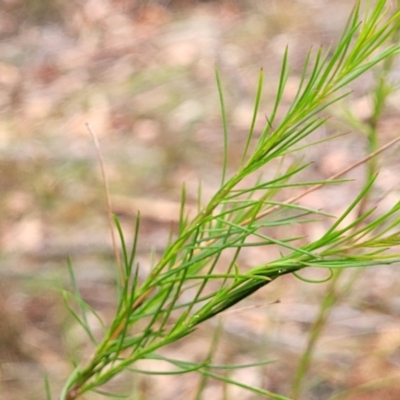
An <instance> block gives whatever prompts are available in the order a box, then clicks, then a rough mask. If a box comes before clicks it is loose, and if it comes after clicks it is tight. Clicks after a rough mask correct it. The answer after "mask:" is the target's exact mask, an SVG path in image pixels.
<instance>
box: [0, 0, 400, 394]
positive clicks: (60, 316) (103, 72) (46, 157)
mask: <svg viewBox="0 0 400 400" xmlns="http://www.w3.org/2000/svg"><path fill="white" fill-rule="evenodd" d="M353 3H354V2H352V1H347V0H330V1H328V0H287V1H285V0H219V1H218V0H214V1H211V0H209V1H200V0H198V1H196V0H175V1H173V0H171V1H167V0H164V1H162V0H159V1H156V0H153V1H152V0H147V1H145V0H142V1H140V0H85V1H78V0H70V1H65V0H0V193H1V195H0V373H1V376H0V395H1V397H2V398H4V399H7V400H17V399H18V400H20V399H29V400H36V399H38V400H39V399H44V398H45V397H44V383H43V377H44V376H45V375H47V376H48V377H49V380H50V382H51V388H52V391H53V393H54V396H55V398H56V395H57V394H58V393H59V390H60V388H61V386H62V385H63V383H64V381H65V379H66V378H67V377H68V374H69V373H70V372H71V365H72V364H71V361H75V362H79V361H80V360H81V357H85V356H87V355H89V354H90V353H91V351H92V349H91V347H90V346H89V345H88V343H87V340H86V339H85V337H84V335H83V333H82V331H81V330H80V328H79V327H78V326H77V324H76V323H75V322H74V320H73V318H72V317H71V315H70V314H69V313H68V310H67V308H66V306H65V304H64V302H63V296H62V293H61V292H60V289H61V288H67V289H68V288H70V279H69V274H68V269H67V259H68V257H70V258H71V260H72V264H73V266H74V270H75V273H76V279H77V282H78V283H79V287H80V289H81V291H82V295H83V297H84V299H85V300H86V301H87V302H88V303H89V304H90V305H92V306H93V307H94V308H95V309H96V310H97V311H98V313H99V314H100V315H101V316H102V317H103V318H104V320H105V321H110V320H111V318H112V315H113V309H114V306H115V298H116V294H115V290H114V285H113V282H114V279H115V262H114V256H113V251H112V246H111V240H110V233H109V225H108V221H107V207H106V200H105V196H104V189H103V182H102V178H101V174H100V170H99V163H98V160H97V157H96V151H95V148H94V145H93V142H92V140H91V137H90V134H89V132H88V129H87V127H86V125H85V124H86V123H89V124H90V127H91V129H92V130H93V131H94V132H95V133H96V135H97V136H98V138H99V141H100V144H101V148H102V152H103V156H104V160H105V167H106V172H107V177H108V181H109V185H110V192H111V195H112V202H113V209H114V212H115V213H116V214H117V215H118V216H119V218H120V219H121V222H122V225H123V227H124V229H125V233H126V235H127V237H128V240H129V239H130V238H131V237H132V231H133V227H134V218H135V214H136V212H137V210H140V211H141V214H142V227H141V236H140V241H139V246H140V248H139V262H140V264H141V268H142V269H141V271H142V273H143V274H145V273H146V271H147V270H148V267H149V254H150V251H154V252H155V254H157V252H161V251H162V249H163V246H164V244H165V240H166V237H167V235H168V232H169V229H170V226H171V223H174V222H176V221H177V220H178V210H179V199H180V191H181V185H182V183H183V182H185V184H186V187H187V192H188V196H187V197H188V202H189V203H191V202H192V203H193V204H195V202H196V196H197V186H198V183H199V181H201V182H202V187H203V193H204V197H205V198H207V197H210V196H211V194H212V193H213V192H214V191H215V190H216V189H217V188H218V184H219V179H220V166H221V162H222V151H223V147H222V144H223V140H222V123H221V116H220V107H219V100H218V91H217V85H216V81H215V66H217V68H218V70H219V72H220V74H221V79H222V83H223V86H224V88H225V96H226V103H227V110H228V123H229V129H230V132H229V134H230V139H229V140H230V153H229V160H230V164H229V167H230V168H231V170H234V168H235V165H237V164H238V162H239V161H240V155H241V151H242V149H243V144H244V143H245V140H246V135H247V132H248V129H249V126H250V123H251V118H252V112H253V105H254V98H255V92H256V86H257V80H258V74H259V71H260V68H261V67H263V69H264V73H265V87H264V94H263V102H262V105H261V108H260V110H261V112H260V118H259V120H258V121H257V129H258V131H260V129H262V127H263V126H264V125H265V123H266V119H265V118H264V116H268V113H269V112H270V111H271V105H272V102H273V100H274V93H275V90H276V87H277V81H278V76H279V72H280V65H281V58H282V55H283V52H284V50H285V47H286V46H287V45H288V46H289V51H290V57H289V60H290V66H291V72H292V74H291V77H290V78H289V81H288V88H287V92H286V93H285V98H284V104H289V102H290V100H291V98H293V96H294V94H295V90H296V89H297V87H296V85H297V84H298V82H299V77H300V73H301V68H302V63H303V61H304V59H305V57H306V53H307V51H308V49H309V48H310V47H314V48H318V47H319V46H320V45H324V46H329V45H330V44H332V43H335V41H336V40H337V39H338V37H339V35H340V33H341V31H342V29H343V27H344V25H345V23H346V20H347V17H348V15H349V13H350V11H351V8H352V6H353ZM398 78H399V70H398V69H396V70H395V71H394V74H393V79H394V82H395V81H396V79H398ZM397 84H398V80H397ZM373 87H374V75H373V74H369V75H367V76H365V77H363V79H361V80H359V81H357V82H356V83H355V84H354V85H353V93H352V94H351V95H350V96H349V98H348V99H346V100H345V104H341V105H337V106H334V107H333V110H331V112H332V115H331V119H330V120H329V122H328V124H327V125H326V126H325V127H323V128H321V129H320V131H319V132H317V138H324V137H327V136H329V135H333V134H338V133H343V132H348V131H351V134H349V135H346V136H345V137H342V138H341V139H339V140H338V141H336V142H334V145H332V144H329V145H321V146H318V147H315V148H312V149H309V150H307V151H305V152H304V157H305V158H306V160H310V161H313V165H312V167H311V168H310V170H309V171H308V172H307V174H309V175H308V176H307V178H310V177H312V178H313V179H318V178H326V177H328V176H330V175H331V174H333V173H335V172H337V171H339V170H341V169H343V168H344V167H346V166H347V165H350V164H351V163H353V162H355V161H356V160H358V159H359V158H362V157H363V156H364V155H365V151H366V147H367V146H366V139H365V136H364V135H363V133H362V132H359V131H357V130H356V129H354V126H353V127H352V126H351V125H350V123H349V122H348V121H347V119H346V118H345V117H344V112H343V109H344V108H346V109H347V110H350V111H351V113H352V115H353V116H355V117H356V119H358V120H359V121H361V123H362V121H365V120H367V119H368V117H369V116H370V113H371V90H372V89H373ZM399 100H400V98H399V93H394V94H393V95H392V96H391V97H390V100H389V104H388V106H387V109H386V111H385V116H384V119H382V121H381V122H380V125H379V129H380V137H379V140H380V142H381V143H382V144H384V143H386V142H387V141H389V140H390V139H392V138H394V137H396V136H398V135H399V126H400V124H399V122H400V121H399V107H400V106H399V104H400V101H399ZM397 154H398V152H397ZM384 160H385V162H384V163H382V170H381V174H380V179H379V180H378V189H379V190H380V191H381V192H382V193H386V194H385V196H384V199H383V200H382V202H381V203H382V204H383V206H384V207H387V208H388V207H390V205H392V204H393V203H394V202H395V201H397V199H398V190H399V187H400V186H399V184H400V177H399V174H398V172H396V171H398V168H399V167H400V166H399V165H398V164H399V160H398V156H396V152H395V151H392V152H390V151H389V152H388V153H387V154H386V155H385V157H384ZM363 176H364V171H363V170H362V169H360V171H354V172H353V173H352V175H351V176H350V177H351V178H358V181H357V182H354V183H351V184H349V185H342V186H339V187H335V188H334V189H329V190H328V189H327V190H322V191H320V192H318V193H314V194H313V195H312V196H309V197H308V198H307V199H306V200H305V204H306V205H307V206H311V207H316V208H324V209H325V210H327V211H329V212H333V213H339V212H341V211H342V210H343V209H344V208H345V207H346V204H348V203H349V202H350V201H351V200H352V199H353V198H354V194H355V193H356V189H357V188H360V187H361V186H362V185H363V182H364V181H363ZM389 192H390V193H389ZM352 196H353V197H352ZM323 229H324V226H321V225H318V224H313V225H310V227H308V228H307V230H306V231H304V232H302V234H307V235H309V236H310V237H311V238H313V237H314V238H315V237H318V236H319V235H320V234H321V232H323ZM268 256H269V255H268V254H266V251H265V250H263V249H260V248H257V249H254V250H252V251H251V252H249V255H248V259H247V261H246V262H247V264H248V266H251V265H254V264H257V263H260V262H263V260H266V259H267V258H268ZM264 262H265V261H264ZM146 268H147V269H146ZM398 276H399V275H398V272H396V267H379V268H376V269H369V270H366V271H365V272H364V273H363V274H362V276H361V277H360V278H359V279H358V280H357V281H356V283H355V284H354V286H353V287H352V289H351V291H350V293H349V295H348V296H347V297H346V298H345V299H343V300H342V301H341V302H339V303H338V304H337V306H335V308H334V310H333V313H332V315H331V318H330V322H329V324H328V326H327V328H326V329H325V331H324V335H323V337H322V338H321V340H320V342H319V343H318V346H317V350H316V353H315V360H314V363H313V366H312V369H311V371H310V373H309V374H308V375H307V379H306V382H305V387H304V396H303V398H304V399H306V400H313V399H315V400H319V399H329V398H331V396H333V395H334V394H335V393H337V392H338V391H343V390H347V389H351V391H350V392H349V393H348V396H347V397H343V398H349V399H353V400H367V399H380V400H389V399H390V400H391V399H393V400H397V399H399V398H400V373H399V370H400V348H399V347H400V290H399V289H400V281H399V279H398ZM325 291H326V285H325V284H320V285H313V284H309V283H304V282H300V281H298V280H297V279H296V278H294V277H291V276H287V277H284V278H282V279H280V280H278V281H277V282H274V283H273V284H271V285H268V286H267V287H266V288H264V289H262V290H260V291H259V292H257V293H256V294H255V295H254V296H252V298H251V299H247V300H246V301H245V302H243V304H239V305H238V306H236V307H235V308H236V309H237V311H236V312H235V313H232V314H229V313H228V314H226V316H225V317H224V318H223V329H222V334H221V335H222V336H221V339H220V342H219V346H218V350H217V352H216V354H215V363H216V364H248V363H253V362H260V361H265V360H272V359H273V360H275V362H274V363H273V364H271V365H268V366H265V367H258V368H250V369H243V370H237V371H235V372H233V373H232V372H231V373H228V376H230V377H231V378H233V379H237V380H240V381H242V382H244V383H246V384H248V385H255V386H259V387H262V388H265V389H267V390H270V391H276V392H279V393H281V394H283V395H290V386H291V383H292V380H293V375H294V371H295V368H296V365H297V362H298V360H299V357H300V355H301V354H302V352H303V351H304V348H305V345H306V341H307V337H308V332H309V329H310V326H311V324H312V322H313V321H314V319H315V317H316V315H317V313H318V310H319V306H318V304H319V302H320V300H321V298H322V297H323V295H324V292H325ZM277 300H279V301H280V302H279V303H278V304H271V303H273V302H276V301H277ZM243 307H250V308H245V309H244V308H243ZM241 309H242V310H243V311H241ZM217 325H218V321H217V320H215V321H209V322H207V323H205V324H204V325H203V326H202V327H200V328H199V329H198V331H197V332H196V333H195V334H194V335H193V336H192V337H191V338H190V339H189V338H186V339H185V340H182V341H181V342H179V343H178V344H176V345H174V346H171V347H170V348H168V349H166V350H165V351H166V352H167V353H166V354H168V355H169V356H170V357H172V358H184V357H188V358H189V359H191V360H195V361H201V360H203V359H204V357H205V356H206V355H207V352H208V350H209V348H210V342H211V339H212V337H213V332H214V330H215V328H216V326H217ZM93 329H94V330H96V321H93ZM145 367H148V368H152V366H149V365H146V366H145ZM160 368H167V366H161V367H160V366H156V369H160ZM368 382H369V384H368ZM371 382H372V383H371ZM198 385H199V377H198V376H197V375H196V374H190V375H185V376H184V379H183V378H182V377H173V376H140V375H138V376H136V375H135V376H134V377H132V375H130V374H127V375H126V376H125V375H124V376H122V377H120V378H118V379H117V380H116V382H114V383H113V384H110V385H109V388H110V390H119V391H121V392H123V393H125V394H128V398H129V399H160V400H169V399H178V400H179V399H194V398H195V394H196V390H197V388H198ZM360 385H361V389H360ZM116 388H118V389H116ZM355 388H358V389H355ZM100 397H101V396H100V395H96V394H88V395H86V396H85V397H84V398H85V399H97V398H100ZM203 397H204V398H207V399H208V400H214V399H215V400H219V399H239V398H240V399H242V400H246V399H257V398H260V397H259V396H257V395H254V394H251V393H248V392H246V391H245V390H243V389H240V388H238V387H233V386H232V387H225V386H224V385H222V384H221V383H220V382H216V381H209V382H208V384H207V386H206V389H205V391H204V393H203Z"/></svg>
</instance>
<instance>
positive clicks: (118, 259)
mask: <svg viewBox="0 0 400 400" xmlns="http://www.w3.org/2000/svg"><path fill="white" fill-rule="evenodd" d="M85 125H86V128H87V130H88V131H89V133H90V135H91V136H92V139H93V143H94V147H95V148H96V153H97V158H98V160H99V164H100V169H101V175H102V178H103V184H104V191H105V194H106V201H107V211H108V221H109V224H110V232H111V240H112V246H113V249H114V254H115V260H116V262H117V267H118V274H119V279H120V282H121V283H122V282H123V280H124V274H123V271H122V264H121V257H120V254H119V251H118V248H117V241H116V239H115V233H114V220H113V212H112V205H111V197H110V190H109V188H108V181H107V177H106V171H105V168H104V159H103V155H102V153H101V148H100V143H99V140H98V138H97V136H96V134H95V132H94V131H93V130H92V128H91V127H90V125H89V124H88V123H86V124H85Z"/></svg>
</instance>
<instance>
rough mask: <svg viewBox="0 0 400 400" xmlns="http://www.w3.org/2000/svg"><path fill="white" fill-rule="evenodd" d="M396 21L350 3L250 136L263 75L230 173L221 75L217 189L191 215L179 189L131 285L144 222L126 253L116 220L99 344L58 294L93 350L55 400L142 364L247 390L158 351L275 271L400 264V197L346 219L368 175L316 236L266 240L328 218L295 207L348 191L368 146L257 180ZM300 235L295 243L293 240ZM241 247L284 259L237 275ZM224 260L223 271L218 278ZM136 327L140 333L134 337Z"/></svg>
mask: <svg viewBox="0 0 400 400" xmlns="http://www.w3.org/2000/svg"><path fill="white" fill-rule="evenodd" d="M399 23H400V12H399V11H397V12H395V13H393V14H391V15H389V7H388V6H387V5H386V1H384V0H379V1H377V2H376V4H375V5H374V6H371V7H370V8H369V9H368V11H367V13H366V15H365V17H364V19H363V21H362V22H360V3H359V2H357V3H356V5H355V7H354V10H353V12H352V14H351V16H350V18H349V21H348V23H347V25H346V27H345V29H344V31H343V34H342V36H341V38H340V40H339V42H338V44H337V45H336V47H335V48H331V49H328V50H325V51H324V50H323V49H322V48H321V49H319V50H318V51H316V53H315V54H314V53H313V52H312V51H310V52H309V53H308V55H307V57H306V61H305V65H304V68H303V73H302V76H301V80H300V84H299V87H298V90H297V93H296V95H295V98H294V99H293V101H292V103H291V106H290V107H289V108H288V109H287V110H286V111H285V114H284V116H283V117H282V118H278V110H279V109H280V106H281V102H282V98H283V94H284V91H285V86H286V83H287V80H288V77H289V66H288V50H287V49H286V51H285V54H284V57H283V61H282V68H281V73H280V78H279V84H278V89H277V94H276V100H275V104H274V107H273V109H272V111H271V114H270V115H269V118H268V123H267V124H266V126H265V128H264V130H263V131H262V132H261V133H260V134H259V135H258V137H257V138H256V135H255V121H256V118H257V115H258V112H259V106H260V101H261V94H262V89H263V72H262V71H261V72H260V76H259V81H258V88H257V95H256V99H255V107H254V116H253V120H252V123H251V127H250V130H249V134H248V137H247V142H246V144H245V146H244V152H243V157H242V162H241V164H240V166H239V168H238V170H237V171H236V172H235V173H233V174H231V173H230V171H229V170H228V167H227V166H228V154H229V152H228V143H229V140H228V139H229V135H228V126H227V118H226V115H225V114H226V113H225V105H224V96H223V90H222V83H221V78H220V76H219V73H218V72H217V74H216V75H217V84H218V90H219V95H220V103H221V109H222V116H223V122H224V129H223V131H224V145H225V151H224V160H223V167H222V174H221V186H220V188H219V190H218V191H217V192H216V193H215V194H214V196H213V197H212V198H211V200H210V201H209V202H208V203H207V204H206V205H203V204H202V200H201V188H199V202H198V212H197V215H195V216H194V217H190V216H189V213H188V211H187V209H186V190H185V187H183V189H182V199H181V210H180V220H179V226H178V232H177V233H171V236H170V240H169V243H168V244H167V245H166V248H165V251H164V253H163V255H162V257H161V258H160V259H159V260H157V261H156V262H155V263H154V265H153V266H152V270H151V273H150V274H149V275H148V276H147V278H146V279H145V280H144V281H141V280H140V279H139V265H138V264H137V262H136V260H135V255H136V250H137V246H138V236H139V227H140V215H138V216H137V219H136V227H135V236H134V238H135V239H134V242H133V244H132V246H131V248H130V249H128V246H127V244H126V242H125V238H124V234H123V231H122V229H121V227H120V224H119V222H118V220H117V219H115V224H116V226H117V229H118V232H119V236H120V240H121V243H122V266H121V268H120V271H119V272H120V274H119V275H120V277H119V280H118V283H117V285H118V289H119V290H118V295H119V298H118V306H117V308H116V313H115V317H114V320H113V321H112V323H111V325H110V326H109V327H107V328H104V330H105V332H104V337H103V338H102V340H101V341H100V342H99V343H97V341H96V339H95V337H94V335H93V334H92V333H91V330H90V326H89V324H88V322H87V317H86V314H87V313H92V312H93V313H94V311H93V310H91V309H90V307H89V306H87V305H86V304H85V303H84V302H83V301H82V299H81V298H80V295H79V290H78V287H77V285H76V284H74V288H75V289H74V293H73V294H68V293H67V292H65V298H66V300H67V301H70V300H74V301H76V302H77V304H78V305H79V308H80V313H77V312H75V311H73V308H72V307H70V309H71V311H72V312H73V315H74V317H75V318H76V319H77V320H78V321H79V323H80V324H81V326H82V327H83V329H84V330H85V331H86V332H87V334H88V336H89V338H90V339H91V340H92V342H93V343H94V345H95V350H94V352H93V355H92V357H91V358H90V360H89V361H88V362H87V363H86V364H82V365H78V366H76V367H75V369H74V371H73V372H72V374H71V376H70V377H69V379H68V380H67V382H66V384H65V386H64V389H63V391H62V393H61V395H60V399H61V400H72V399H75V398H78V397H79V396H80V395H82V394H83V393H85V392H87V391H96V390H97V389H98V388H99V387H100V386H101V385H103V384H104V383H106V382H108V381H109V380H110V379H112V378H113V377H115V376H116V375H118V374H119V373H121V372H122V371H124V370H127V369H130V368H132V367H134V363H135V362H136V361H138V360H143V359H149V360H160V359H162V360H164V361H167V362H169V363H171V364H172V365H173V366H174V367H175V370H176V373H187V372H193V371H197V372H198V373H200V374H203V375H204V376H207V377H212V378H215V379H221V380H224V381H225V382H227V383H230V384H236V385H241V386H243V387H246V386H245V385H242V384H240V383H239V382H237V381H232V380H229V379H227V378H225V377H223V376H221V375H219V374H218V373H216V372H215V370H216V366H213V365H212V364H211V361H210V360H209V359H206V360H205V361H204V363H200V364H193V363H188V362H183V361H178V360H173V359H166V358H165V357H162V356H161V355H160V354H158V353H157V351H158V350H159V349H160V348H162V347H164V346H166V345H168V344H170V343H173V342H176V341H177V340H179V339H181V338H183V337H185V336H187V335H190V334H191V333H192V332H193V331H194V330H195V329H196V327H197V326H198V325H199V324H200V323H202V322H204V321H206V320H208V319H210V318H212V317H214V316H216V315H218V314H220V313H221V312H223V311H224V310H226V309H228V308H230V307H231V306H233V305H234V304H236V303H238V302H239V301H241V300H242V299H244V298H246V297H248V296H250V295H251V294H252V293H254V292H255V291H256V290H258V289H259V288H261V287H263V286H265V285H267V284H269V283H270V282H271V281H273V280H275V279H277V278H279V277H280V276H282V275H285V274H296V273H297V272H298V271H300V270H302V269H304V268H308V267H317V268H324V269H326V270H328V272H329V271H330V273H332V271H334V270H341V269H346V268H351V267H367V266H377V265H383V264H392V263H396V262H398V261H399V260H400V254H399V253H396V252H394V251H392V250H391V249H392V248H394V247H395V246H397V245H398V244H400V231H398V230H396V229H397V228H396V227H397V226H398V225H399V223H400V213H399V211H400V202H398V203H397V204H396V205H395V206H394V207H393V208H392V209H391V210H389V211H387V212H386V213H385V214H383V215H376V214H375V213H374V208H368V207H367V208H363V210H362V212H360V213H359V214H358V216H357V217H356V218H355V219H354V220H352V221H350V222H349V220H348V216H349V215H350V213H352V212H353V210H356V209H357V208H358V207H359V206H360V204H361V203H362V202H363V199H365V197H366V196H367V195H368V193H369V192H370V190H371V188H372V186H373V184H374V181H375V179H376V174H371V176H370V177H369V179H368V182H367V183H366V184H365V186H364V188H363V189H362V190H361V191H360V193H359V194H358V195H357V196H356V198H355V199H354V200H353V201H352V202H351V204H349V205H348V207H347V209H346V210H345V212H344V213H343V214H342V215H341V216H340V217H338V218H336V219H334V220H333V221H334V222H333V223H331V226H330V227H329V229H327V231H326V232H325V233H324V234H323V235H322V236H321V237H320V238H319V239H317V240H314V241H308V240H307V238H298V237H282V238H275V237H272V236H270V235H267V234H266V233H265V232H266V228H273V227H284V228H287V231H288V232H290V227H291V226H292V225H293V224H307V223H308V222H310V221H314V220H315V219H316V218H329V219H331V218H334V217H333V216H332V215H328V214H326V213H324V212H322V211H320V210H313V209H309V208H306V207H303V206H301V205H299V204H298V200H299V199H300V198H302V197H303V196H304V195H306V194H307V193H310V192H312V191H314V190H317V189H319V188H321V187H322V186H324V185H332V184H335V185H337V184H345V182H346V181H345V180H343V179H339V178H340V177H341V176H342V175H344V174H345V173H346V172H348V171H349V170H350V169H351V168H353V167H355V166H358V165H360V164H362V163H365V162H368V161H369V160H370V159H372V158H373V157H374V156H376V155H377V154H378V153H379V152H380V151H382V150H383V149H376V150H374V152H373V153H371V154H370V155H368V156H367V157H365V158H364V159H363V160H361V161H360V162H358V163H356V164H355V165H353V166H350V167H349V168H347V169H346V170H344V171H342V172H340V173H338V174H336V175H335V176H332V177H331V178H329V179H326V180H324V181H321V182H300V183H293V182H294V178H296V176H297V175H298V174H299V173H300V172H301V171H303V170H304V169H305V168H307V165H306V164H302V163H300V162H293V163H291V165H289V166H288V167H286V168H285V169H283V167H282V168H281V169H280V170H279V171H278V172H277V174H276V175H275V176H274V177H273V178H268V179H265V178H263V177H262V176H261V177H260V171H261V170H262V169H263V168H264V167H265V166H269V165H271V166H274V165H275V161H276V160H282V159H283V158H285V157H286V156H288V155H289V154H294V153H296V152H298V151H299V150H300V149H302V148H303V147H304V146H301V145H300V143H301V141H303V140H304V139H305V138H307V137H308V136H309V135H311V134H312V133H313V132H315V130H317V129H318V128H319V127H320V126H321V125H323V124H324V123H325V122H326V118H325V117H323V116H321V113H322V111H324V110H325V109H326V108H327V107H329V106H330V105H332V104H333V103H335V102H338V101H339V100H341V99H342V98H343V97H344V96H346V95H347V94H348V93H349V91H348V89H346V88H347V87H348V85H349V84H350V83H351V82H352V81H354V80H355V79H356V78H358V77H359V76H361V75H362V74H364V73H365V72H367V71H368V70H370V69H372V68H373V67H374V66H375V65H376V64H378V63H380V62H382V61H384V60H386V59H388V58H389V57H392V56H394V55H395V54H397V53H398V52H399V51H400V46H399V45H397V44H390V38H391V37H392V35H393V34H394V32H395V31H396V29H397V28H398V25H399ZM388 43H389V44H388ZM385 46H386V47H385ZM393 143H394V141H393V142H392V143H390V144H388V145H386V146H385V148H387V147H389V146H391V145H392V144H393ZM282 165H284V163H282ZM271 168H272V167H271ZM250 182H253V183H250ZM254 182H256V183H254ZM294 187H296V188H299V189H303V191H302V192H300V193H299V194H298V195H296V196H294V197H291V198H289V199H287V200H286V201H279V200H278V198H279V195H280V193H281V192H282V191H283V190H285V189H287V188H294ZM299 239H301V240H302V242H303V244H302V245H299V244H298V243H299ZM249 246H271V247H272V246H273V247H275V246H277V247H279V249H280V252H281V256H280V257H279V258H277V259H275V260H273V261H271V262H268V263H263V264H261V265H254V266H252V267H251V268H250V269H247V270H244V268H242V267H241V266H240V265H239V261H238V260H239V254H240V252H241V251H242V250H243V249H245V248H246V247H249ZM227 257H230V258H229V260H230V261H229V262H226V261H225V260H226V259H227ZM222 260H223V263H224V265H225V269H224V271H222V272H221V263H222ZM71 272H72V268H71ZM329 276H331V274H330V275H329ZM73 281H74V280H73ZM183 294H185V296H183ZM188 298H189V299H188ZM134 326H135V327H140V330H139V331H138V329H136V330H135V332H134V331H133V329H132V328H133V327H134ZM142 372H144V371H142ZM247 388H248V389H249V390H252V391H253V392H254V393H258V394H260V395H263V396H265V397H270V398H274V399H285V397H284V396H281V395H278V394H274V393H270V392H268V391H267V390H263V389H258V388H254V387H247Z"/></svg>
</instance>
